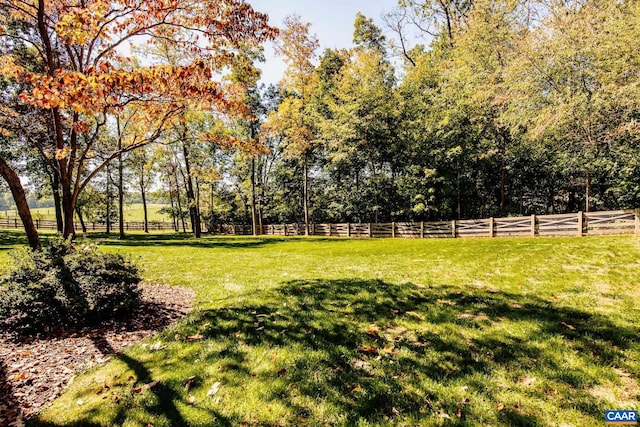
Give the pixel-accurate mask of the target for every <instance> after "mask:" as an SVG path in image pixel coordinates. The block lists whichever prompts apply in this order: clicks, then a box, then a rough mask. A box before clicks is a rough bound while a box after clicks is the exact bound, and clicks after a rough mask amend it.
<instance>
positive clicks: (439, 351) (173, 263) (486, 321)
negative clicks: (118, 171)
mask: <svg viewBox="0 0 640 427" xmlns="http://www.w3.org/2000/svg"><path fill="white" fill-rule="evenodd" d="M1 236H3V239H2V243H3V244H2V250H1V251H0V263H2V264H4V263H6V262H7V260H8V257H7V250H8V249H10V248H11V247H14V246H15V242H16V236H18V235H17V234H15V233H9V232H2V234H1ZM100 243H101V246H102V248H103V250H105V251H117V252H121V253H124V254H129V255H130V256H131V257H132V258H133V259H134V260H136V261H137V262H138V263H139V265H140V267H141V268H142V271H143V274H144V277H145V279H146V280H148V281H151V282H159V283H166V284H171V285H179V286H186V287H191V288H193V289H194V290H195V292H196V298H197V309H196V311H194V312H193V313H192V314H191V315H189V316H188V317H187V318H186V319H185V320H184V321H183V322H181V323H180V324H179V325H178V326H177V327H175V328H172V329H170V330H167V331H166V332H164V333H163V334H161V335H160V336H159V337H157V338H155V339H152V340H150V341H148V342H145V343H142V344H141V345H138V346H135V347H134V348H131V349H130V350H128V351H126V352H124V353H123V354H122V355H120V356H118V357H114V358H113V360H112V361H111V362H109V363H108V364H107V365H105V366H103V367H100V368H96V369H93V370H90V371H89V372H86V373H85V374H83V375H81V376H79V377H77V378H76V379H75V381H74V382H73V384H72V385H71V386H70V388H69V389H68V391H67V392H66V394H64V395H63V396H62V397H61V398H59V399H58V400H56V401H55V402H53V405H52V406H51V407H50V408H48V409H47V410H45V411H44V412H42V413H41V415H40V418H39V419H38V421H37V422H34V425H44V426H67V425H91V426H110V425H127V426H147V425H154V426H156V427H158V426H176V425H190V426H211V425H216V426H218V425H220V426H236V425H237V426H239V425H248V426H258V425H260V426H267V425H268V426H279V425H285V426H293V425H305V426H306V425H314V426H316V425H317V426H322V425H340V426H373V425H388V426H416V425H425V426H432V425H458V426H485V425H503V426H515V425H520V426H534V425H541V426H542V425H545V426H546V425H557V426H561V425H562V426H601V425H603V424H604V421H603V419H604V418H603V417H604V411H605V410H606V409H618V408H619V409H623V408H624V409H639V407H638V401H639V400H640V338H639V336H640V335H639V332H640V327H639V325H640V308H639V306H638V299H639V298H640V288H639V287H638V284H639V283H640V239H638V238H637V237H634V236H625V237H583V238H535V239H533V238H520V239H508V238H505V239H456V240H454V239H449V240H444V239H443V240H437V239H434V240H409V239H407V240H405V239H396V240H391V239H360V240H351V239H329V238H327V239H322V238H308V239H305V238H286V239H285V238H267V237H265V238H251V237H246V238H221V237H207V238H204V239H201V240H195V239H191V238H188V237H185V236H179V235H175V234H173V235H161V236H154V235H151V236H143V235H139V234H138V235H131V236H129V237H128V238H127V239H126V240H123V241H120V240H115V239H104V240H101V242H100ZM4 265H5V268H6V264H4ZM185 337H191V338H189V339H186V338H185ZM187 380H188V384H189V386H188V387H187V386H185V384H186V383H187V382H185V381H187ZM145 384H147V385H148V384H151V386H146V387H145ZM96 390H98V392H97V391H96Z"/></svg>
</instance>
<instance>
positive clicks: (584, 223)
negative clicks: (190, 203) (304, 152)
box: [233, 211, 640, 239]
mask: <svg viewBox="0 0 640 427" xmlns="http://www.w3.org/2000/svg"><path fill="white" fill-rule="evenodd" d="M237 231H238V232H234V233H233V234H250V233H251V227H248V228H243V229H238V230H237ZM262 234H267V235H279V236H302V235H304V234H305V227H304V224H274V225H266V226H263V230H262ZM309 234H310V235H312V236H327V237H373V238H375V237H377V238H423V239H424V238H457V237H535V236H586V235H589V236H592V235H605V234H640V219H639V217H638V214H637V213H636V212H634V211H609V212H578V213H575V214H561V215H531V216H527V217H510V218H486V219H470V220H454V221H440V222H391V223H385V224H374V223H358V224H355V223H343V224H310V225H309Z"/></svg>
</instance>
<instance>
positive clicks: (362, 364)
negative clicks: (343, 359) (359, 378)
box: [353, 359, 369, 369]
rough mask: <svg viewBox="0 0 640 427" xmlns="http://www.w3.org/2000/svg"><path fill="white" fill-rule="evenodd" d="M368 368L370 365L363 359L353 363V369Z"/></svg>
mask: <svg viewBox="0 0 640 427" xmlns="http://www.w3.org/2000/svg"><path fill="white" fill-rule="evenodd" d="M367 366H369V364H368V363H367V362H365V361H364V360H361V359H356V360H355V361H354V362H353V367H354V368H358V369H363V368H365V367H367Z"/></svg>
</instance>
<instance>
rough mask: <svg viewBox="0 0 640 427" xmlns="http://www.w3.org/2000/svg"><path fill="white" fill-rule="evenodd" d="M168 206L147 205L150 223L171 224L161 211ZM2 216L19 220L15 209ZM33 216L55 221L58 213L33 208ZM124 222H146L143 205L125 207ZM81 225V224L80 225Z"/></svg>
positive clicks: (133, 204)
mask: <svg viewBox="0 0 640 427" xmlns="http://www.w3.org/2000/svg"><path fill="white" fill-rule="evenodd" d="M164 207H167V205H162V204H155V203H149V204H147V216H148V219H149V221H157V222H170V221H171V217H170V216H169V215H166V214H163V213H161V212H160V210H161V209H162V208H164ZM0 215H1V216H2V217H3V218H6V217H8V218H19V217H18V212H17V211H16V210H15V209H10V210H5V211H0ZM31 215H33V218H34V219H39V220H51V221H55V219H56V211H55V208H53V207H50V208H33V209H31ZM124 220H125V221H129V222H142V221H144V209H143V207H142V203H129V204H126V205H125V207H124ZM78 225H79V224H78Z"/></svg>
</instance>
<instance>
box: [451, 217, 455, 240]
mask: <svg viewBox="0 0 640 427" xmlns="http://www.w3.org/2000/svg"><path fill="white" fill-rule="evenodd" d="M451 237H453V238H454V239H455V238H456V220H455V219H454V220H453V221H451Z"/></svg>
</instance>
